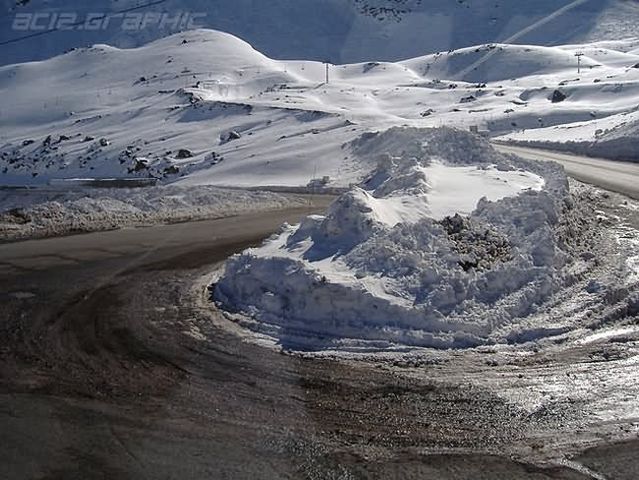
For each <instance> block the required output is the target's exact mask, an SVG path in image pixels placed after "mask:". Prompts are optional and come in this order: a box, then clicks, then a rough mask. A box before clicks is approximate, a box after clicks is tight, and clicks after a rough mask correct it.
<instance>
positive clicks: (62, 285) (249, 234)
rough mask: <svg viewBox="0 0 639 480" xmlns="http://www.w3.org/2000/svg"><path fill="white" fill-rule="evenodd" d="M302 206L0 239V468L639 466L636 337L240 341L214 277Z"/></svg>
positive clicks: (287, 473) (42, 472) (250, 470)
mask: <svg viewBox="0 0 639 480" xmlns="http://www.w3.org/2000/svg"><path fill="white" fill-rule="evenodd" d="M597 198H598V200H597V201H600V202H601V207H602V209H604V208H608V209H609V211H608V214H609V215H621V214H623V215H625V216H626V217H624V220H623V222H626V223H628V222H629V224H633V222H637V223H635V224H634V225H635V226H638V225H639V221H638V220H639V218H638V217H639V213H637V212H636V211H635V210H633V209H631V208H625V207H622V206H619V205H620V201H619V198H617V197H614V198H610V197H608V198H605V197H603V196H599V197H597ZM323 207H324V204H319V205H316V207H315V208H316V209H319V210H321V209H323ZM602 211H603V210H602ZM303 213H305V212H303V211H301V210H300V209H296V210H291V211H285V212H278V213H272V212H271V213H267V214H257V215H249V216H244V217H236V218H233V219H225V220H215V221H210V222H197V223H194V224H183V225H172V226H164V227H157V228H156V227H153V228H149V229H144V230H133V231H131V230H125V231H122V232H106V233H103V234H90V235H82V236H77V237H69V239H49V240H42V241H37V242H24V243H21V244H17V243H16V244H7V245H2V246H0V268H1V269H2V270H1V272H2V276H1V277H0V284H1V285H0V292H2V293H0V297H1V298H0V300H1V302H0V319H1V323H0V358H1V364H0V365H1V367H0V368H1V370H0V372H1V376H0V428H1V429H2V432H3V440H2V444H1V447H0V477H1V478H6V479H25V478H34V479H75V478H77V479H83V480H84V479H92V478H118V479H127V478H135V479H139V478H152V479H158V478H179V479H185V478H216V479H224V478H233V479H235V478H238V479H240V478H241V479H244V478H272V479H276V478H277V479H279V478H294V479H298V478H311V479H314V478H318V479H319V478H322V479H324V478H344V479H350V478H380V479H382V478H383V479H388V478H437V479H482V478H485V479H502V478H503V479H588V478H595V479H601V478H606V479H635V478H636V477H637V472H638V471H639V460H638V459H639V439H638V437H637V425H639V423H638V422H639V407H637V404H638V402H637V400H636V398H637V397H636V395H635V391H636V390H635V389H636V388H637V382H638V377H639V367H638V366H637V364H636V363H635V361H636V359H637V358H638V355H639V348H638V347H637V338H636V334H635V333H626V334H624V335H616V336H612V337H604V338H602V339H595V340H593V341H591V342H586V343H583V344H577V343H575V344H571V345H570V346H565V345H560V346H557V348H544V349H540V350H537V351H535V349H530V350H528V351H527V352H526V353H525V354H524V355H522V354H519V353H517V352H515V351H511V350H500V349H484V350H481V349H480V350H475V351H467V352H463V351H459V352H433V351H431V352H428V353H426V354H420V355H411V354H407V355H403V356H392V357H389V358H387V359H383V360H380V359H379V358H366V357H353V358H348V359H344V358H338V357H331V356H327V357H326V358H309V357H307V356H305V355H301V354H290V353H284V352H280V351H278V350H277V349H274V348H265V347H263V346H260V345H259V343H256V342H255V341H253V339H251V341H248V339H247V336H246V335H244V334H242V335H238V334H236V332H234V331H233V328H229V326H228V325H227V323H228V321H227V320H226V319H224V318H223V317H221V315H220V314H219V313H217V312H216V311H215V309H214V308H212V307H211V306H210V305H208V304H207V303H206V302H205V300H206V296H207V292H206V282H205V280H206V279H207V278H208V275H207V273H208V272H210V271H211V270H213V269H214V268H215V267H216V265H218V264H219V262H221V261H222V260H223V259H224V258H226V257H227V256H228V255H229V254H231V253H233V252H236V251H239V250H241V249H243V248H245V247H246V246H249V245H252V244H256V243H258V242H259V240H260V239H261V238H264V237H265V236H267V235H268V234H269V233H270V232H272V231H274V230H275V229H276V227H277V225H278V224H279V223H280V222H282V221H283V220H289V221H291V222H293V221H296V220H297V219H299V217H300V216H301V215H302V214H303ZM140 232H142V233H140ZM92 235H93V236H94V237H92ZM41 242H50V243H41ZM87 242H88V243H87ZM89 244H92V245H93V247H90V245H89ZM623 375H625V377H624V379H625V380H624V381H625V382H626V383H625V385H626V386H627V389H624V387H620V385H623V383H621V382H616V381H612V380H615V379H619V378H622V376H623ZM571 376H572V378H571ZM608 381H610V383H606V382H608ZM597 382H600V383H601V382H603V384H604V386H606V385H608V386H607V387H606V388H603V387H601V385H600V383H597ZM566 384H567V385H569V386H571V385H572V386H573V389H574V390H575V392H581V391H582V390H584V391H591V390H592V388H600V390H601V392H604V393H603V394H605V395H610V398H612V399H613V400H615V399H622V400H623V399H624V398H625V400H624V403H623V405H624V406H625V408H624V409H623V410H615V409H614V408H613V410H612V411H609V410H606V404H603V406H602V404H601V402H597V401H596V399H594V400H593V399H592V398H591V397H588V396H584V395H577V394H576V393H575V395H573V396H571V395H570V394H566V389H565V388H564V387H563V386H565V385H566ZM597 385H599V386H597ZM553 386H561V387H562V388H564V389H563V390H561V391H560V390H559V389H557V390H556V391H554V392H553V391H552V388H553ZM544 389H546V390H549V391H547V392H546V391H544ZM569 393H570V392H569ZM624 395H625V396H624ZM573 397H574V398H573ZM611 408H612V407H611ZM633 408H634V410H633ZM606 412H608V413H606Z"/></svg>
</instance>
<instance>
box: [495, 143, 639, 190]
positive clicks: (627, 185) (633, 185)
mask: <svg viewBox="0 0 639 480" xmlns="http://www.w3.org/2000/svg"><path fill="white" fill-rule="evenodd" d="M494 147H495V148H496V149H497V150H499V151H500V152H502V153H513V154H515V155H519V156H520V157H523V158H528V159H531V160H552V161H554V162H557V163H560V164H562V165H563V166H564V168H565V169H566V172H567V173H568V175H570V176H571V177H572V178H574V179H576V180H579V181H581V182H585V183H589V184H591V185H595V186H597V187H601V188H603V189H606V190H610V191H611V192H617V193H622V194H624V195H627V196H629V197H631V198H634V199H637V200H639V163H630V162H615V161H613V160H606V159H603V158H591V157H582V156H579V155H572V154H570V153H560V152H554V151H551V150H542V149H539V148H525V147H515V146H511V145H502V144H494Z"/></svg>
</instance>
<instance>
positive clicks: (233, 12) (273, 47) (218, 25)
mask: <svg viewBox="0 0 639 480" xmlns="http://www.w3.org/2000/svg"><path fill="white" fill-rule="evenodd" d="M573 3H574V6H573V7H572V8H571V9H570V10H567V11H562V10H561V9H562V8H563V7H566V6H568V5H571V4H573ZM16 4H18V5H16ZM148 4H153V5H152V6H150V7H146V8H140V9H139V10H135V11H133V12H130V13H129V14H128V15H130V16H131V19H130V20H131V22H129V23H127V24H126V25H127V26H124V27H123V23H124V22H123V21H122V20H121V19H117V18H116V19H113V20H112V21H110V22H109V24H108V28H106V29H99V30H95V29H93V28H92V27H90V26H88V27H85V28H81V29H78V28H74V29H72V30H68V31H59V32H56V33H53V34H51V35H43V36H37V37H34V38H30V39H27V40H24V41H20V42H18V43H14V44H9V45H5V46H0V64H8V63H19V62H25V61H29V60H41V59H44V58H49V57H51V56H53V55H57V54H60V53H62V52H63V51H65V50H67V49H69V48H73V47H81V46H86V45H90V44H94V43H108V44H110V45H113V46H116V47H122V48H130V47H135V46H140V45H142V44H144V43H147V42H149V41H152V40H155V39H157V38H160V37H163V36H166V35H169V34H171V33H175V29H174V28H173V27H172V26H171V23H170V22H167V24H165V25H164V28H160V27H159V22H157V21H156V22H150V23H149V24H147V26H146V28H143V29H137V30H134V29H132V28H131V23H133V24H135V23H136V22H137V23H139V21H140V19H139V18H137V17H135V15H141V14H143V13H146V12H167V13H169V14H170V18H176V17H177V16H179V15H181V14H184V13H186V12H192V13H198V14H203V15H202V16H200V17H198V18H197V20H196V22H195V23H197V25H199V26H200V27H206V28H214V29H217V30H222V31H226V32H230V33H232V34H234V35H236V36H239V37H240V38H243V39H245V40H247V41H248V42H250V43H251V44H252V45H254V46H255V47H256V48H258V49H259V50H260V51H262V52H264V53H265V54H266V55H268V56H269V57H272V58H280V59H283V58H287V59H292V58H304V59H314V60H329V61H331V62H333V63H345V62H361V61H368V60H386V61H396V60H400V59H404V58H411V57H416V56H419V55H423V54H424V53H426V52H433V51H447V50H450V49H458V48H462V47H468V46H471V45H479V44H483V43H489V42H508V43H512V42H519V43H524V44H539V45H554V44H560V43H569V42H583V41H589V40H606V39H619V38H625V37H627V36H632V35H635V34H636V33H635V32H636V25H637V22H638V20H639V3H637V2H636V1H634V0H583V1H581V0H578V1H577V2H571V1H569V0H561V1H557V0H538V1H535V2H521V1H519V0H500V1H498V2H496V1H495V0H458V1H442V0H400V1H397V0H322V1H321V2H318V1H316V0H271V1H268V2H256V1H253V0H213V1H209V0H165V1H163V2H159V3H158V2H157V1H152V0H146V1H144V0H93V1H91V2H84V1H80V0H57V1H56V2H51V1H49V0H29V1H26V2H25V1H23V0H22V1H20V2H16V1H15V0H4V2H0V43H2V42H3V41H7V40H11V39H15V38H18V37H22V36H24V35H30V34H33V33H38V31H35V32H34V31H15V30H12V25H13V22H14V18H15V14H16V13H21V14H22V13H33V12H39V13H45V14H47V13H50V14H63V13H65V14H69V15H73V16H74V17H73V18H75V19H76V20H78V21H83V20H84V19H85V18H86V17H87V15H88V14H91V13H103V14H114V13H117V12H121V11H124V10H128V9H132V8H136V7H140V6H142V7H143V6H144V5H148ZM558 10H559V11H560V13H559V14H555V12H557V11H558ZM50 19H51V17H47V18H46V19H42V20H41V21H40V22H39V23H36V24H37V25H39V26H41V27H43V28H48V27H49V24H48V20H50ZM544 19H545V21H544V22H543V23H541V24H540V25H539V26H538V27H536V28H534V29H532V30H530V31H527V30H526V29H527V28H528V27H530V26H531V25H533V24H535V23H537V22H540V21H542V20H544ZM179 23H180V22H178V25H177V28H181V27H183V26H184V25H186V24H183V25H180V24H179ZM54 25H55V22H54ZM522 31H525V32H524V33H523V34H521V32H522ZM518 34H521V35H520V36H518V37H516V38H514V37H515V36H516V35H518Z"/></svg>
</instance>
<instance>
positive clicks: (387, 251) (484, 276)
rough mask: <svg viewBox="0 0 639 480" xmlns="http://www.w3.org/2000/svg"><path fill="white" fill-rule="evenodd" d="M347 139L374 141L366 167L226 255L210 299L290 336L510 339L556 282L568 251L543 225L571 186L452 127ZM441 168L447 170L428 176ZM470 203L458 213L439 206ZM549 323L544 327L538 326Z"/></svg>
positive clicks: (398, 341)
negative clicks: (317, 207)
mask: <svg viewBox="0 0 639 480" xmlns="http://www.w3.org/2000/svg"><path fill="white" fill-rule="evenodd" d="M460 135H463V136H464V138H465V139H466V145H465V147H466V148H468V149H469V150H468V151H467V152H466V153H467V155H465V156H464V155H463V153H464V152H463V150H456V151H455V152H453V153H451V151H450V148H447V147H445V146H446V145H453V144H455V145H459V144H460V142H453V140H454V139H459V137H460ZM392 139H395V142H393V141H392ZM356 143H357V145H358V148H360V149H362V150H367V149H370V150H373V151H378V152H380V154H381V157H382V159H381V160H380V161H379V165H378V167H377V169H376V170H375V171H374V172H373V174H372V175H371V176H370V178H368V179H367V180H365V181H364V182H362V183H361V184H360V185H359V186H355V187H353V188H352V189H351V190H350V191H348V192H347V193H345V194H343V195H341V196H340V197H339V198H338V199H337V200H336V201H335V202H334V203H333V205H332V206H331V207H330V208H329V210H328V212H327V213H326V215H325V216H317V215H316V216H312V217H308V218H307V219H306V220H304V221H303V222H302V224H301V225H300V226H298V227H296V226H285V227H283V230H282V232H281V233H280V234H279V235H277V236H275V237H274V238H272V239H271V240H269V241H268V242H267V243H265V245H263V246H262V247H260V248H257V249H250V250H247V251H246V252H244V253H242V254H240V255H236V256H234V257H232V258H231V259H230V260H229V261H228V262H227V264H226V270H225V273H224V275H223V276H222V277H221V278H220V280H219V282H218V283H217V285H216V290H215V298H216V300H217V301H218V302H219V303H220V304H221V305H222V306H223V307H224V308H225V309H227V310H230V311H235V312H238V311H239V312H243V313H244V314H246V315H249V316H250V317H252V318H253V319H255V321H256V322H257V323H256V324H255V325H254V328H256V329H257V330H258V331H259V332H262V333H265V332H266V333H270V334H271V335H273V336H274V337H276V338H277V339H278V341H279V342H280V343H281V344H282V345H283V346H284V347H287V348H301V349H313V350H315V349H320V350H321V349H324V348H382V347H390V346H392V345H409V346H430V347H438V348H446V347H469V346H476V345H481V344H486V343H494V342H499V341H506V339H507V338H509V336H511V335H512V334H513V330H509V329H508V328H507V327H508V325H511V327H512V328H518V327H517V323H518V322H517V319H518V318H519V317H520V316H526V315H529V314H531V313H533V312H534V310H535V307H534V306H535V305H536V304H538V303H541V302H543V300H544V299H545V298H547V297H548V296H550V295H551V294H552V293H553V290H554V289H555V288H556V282H557V278H558V273H559V272H560V270H561V268H562V265H563V263H564V261H565V254H564V253H563V252H561V250H560V248H559V246H558V244H557V243H556V241H555V239H554V234H553V233H552V232H553V228H554V226H555V225H556V224H557V223H558V221H559V220H558V217H559V212H560V210H561V208H562V207H561V206H562V205H563V202H564V201H565V200H566V196H567V186H566V184H565V177H564V178H563V179H562V173H561V171H560V170H559V169H558V168H557V167H555V166H552V165H543V166H542V165H537V164H532V163H528V162H523V163H522V161H521V160H517V159H515V158H510V157H504V156H502V155H500V154H498V153H496V152H495V151H493V150H492V149H491V148H490V147H489V146H488V145H487V144H486V143H485V141H482V140H479V139H477V138H475V137H472V136H471V135H470V134H461V133H460V132H458V131H454V130H448V129H435V130H419V129H399V128H396V129H391V130H388V131H386V132H384V133H382V134H378V135H365V136H363V138H360V139H358V140H357V142H356ZM439 145H441V146H442V148H441V149H440V147H439ZM382 146H384V150H380V149H381V148H382ZM418 152H419V153H421V154H423V155H426V156H419V157H416V156H415V154H416V153H418ZM426 152H428V153H426ZM477 152H481V153H480V154H479V155H478V153H477ZM454 153H456V154H457V155H455V154H454ZM473 157H474V158H473ZM473 161H475V162H477V163H475V164H474V165H472V166H471V165H468V164H469V163H472V162H473ZM460 163H462V164H463V165H465V166H463V167H462V166H460V165H459V164H460ZM459 169H461V170H460V171H457V172H455V170H459ZM531 170H533V171H531ZM496 171H498V172H500V175H501V181H500V182H499V183H497V182H496V181H495V178H494V177H493V175H495V172H496ZM449 173H452V176H451V177H452V179H453V181H450V178H451V177H449V179H447V181H446V182H442V183H439V184H438V183H437V180H441V179H442V178H445V177H447V176H448V175H447V174H449ZM431 174H434V184H435V185H438V186H437V187H436V188H434V189H431V188H430V185H429V182H430V178H431V177H430V175H431ZM439 174H441V175H440V176H439V177H438V175H439ZM467 177H471V178H473V180H474V181H473V182H471V185H472V186H473V189H474V190H475V192H472V193H471V194H470V195H469V194H468V193H467V192H464V193H463V194H462V195H459V198H457V196H456V195H455V193H460V192H463V191H464V190H465V188H466V186H467V185H468V184H464V183H463V182H462V183H460V184H456V183H454V180H455V179H458V178H462V179H464V178H467ZM477 180H479V181H477ZM504 185H505V186H504ZM532 187H534V188H532ZM480 189H481V191H483V192H484V198H481V199H478V198H477V197H478V195H477V192H478V191H480ZM493 190H494V191H493ZM409 196H410V198H411V201H412V204H411V205H409V206H408V208H407V205H406V204H404V203H403V202H402V200H403V199H404V197H409ZM487 196H492V197H493V199H494V200H492V201H491V200H489V199H487V198H486V197H487ZM471 199H473V200H472V201H471ZM473 202H474V204H473ZM420 203H421V205H420ZM431 204H432V205H435V206H436V207H435V208H433V209H432V210H431V208H430V205H431ZM471 205H472V206H471ZM468 209H471V210H473V211H472V214H471V215H470V216H469V217H468V218H467V219H465V218H464V217H462V216H460V215H456V216H453V217H451V216H447V217H445V218H443V219H442V218H441V216H442V215H443V214H445V213H448V214H449V215H452V214H459V213H463V214H466V213H467V212H466V210H468ZM409 212H410V213H411V215H408V213H409ZM504 327H506V328H504ZM500 328H501V330H500ZM497 332H499V333H497ZM550 332H555V329H554V328H543V327H539V328H538V329H537V333H536V335H538V336H544V335H546V334H549V333H550Z"/></svg>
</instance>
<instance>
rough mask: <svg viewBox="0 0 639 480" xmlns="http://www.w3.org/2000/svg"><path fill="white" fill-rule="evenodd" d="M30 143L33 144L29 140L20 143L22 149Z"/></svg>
mask: <svg viewBox="0 0 639 480" xmlns="http://www.w3.org/2000/svg"><path fill="white" fill-rule="evenodd" d="M32 143H35V142H34V141H33V140H31V139H29V140H25V141H24V142H22V146H23V147H27V146H29V145H31V144H32Z"/></svg>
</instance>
